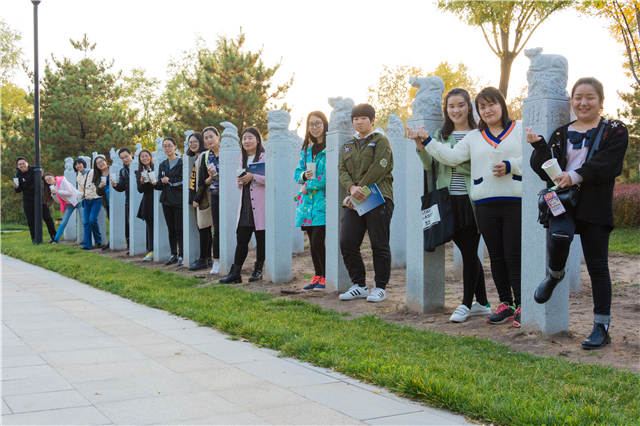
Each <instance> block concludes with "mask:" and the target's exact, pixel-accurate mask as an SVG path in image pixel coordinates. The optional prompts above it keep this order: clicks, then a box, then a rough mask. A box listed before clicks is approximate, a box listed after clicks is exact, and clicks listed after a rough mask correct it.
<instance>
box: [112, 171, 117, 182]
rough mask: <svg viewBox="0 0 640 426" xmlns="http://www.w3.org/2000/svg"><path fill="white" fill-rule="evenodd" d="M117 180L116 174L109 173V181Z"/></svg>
mask: <svg viewBox="0 0 640 426" xmlns="http://www.w3.org/2000/svg"><path fill="white" fill-rule="evenodd" d="M117 180H118V178H117V176H116V174H115V173H111V181H113V182H115V181H117Z"/></svg>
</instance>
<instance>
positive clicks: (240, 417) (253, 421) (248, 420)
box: [157, 412, 271, 425]
mask: <svg viewBox="0 0 640 426" xmlns="http://www.w3.org/2000/svg"><path fill="white" fill-rule="evenodd" d="M157 424H168V425H270V424H271V423H268V422H266V421H264V420H262V419H261V418H260V417H258V416H256V415H254V414H251V413H247V412H244V413H234V414H224V415H222V416H215V417H202V418H199V419H189V420H178V421H176V422H162V423H157Z"/></svg>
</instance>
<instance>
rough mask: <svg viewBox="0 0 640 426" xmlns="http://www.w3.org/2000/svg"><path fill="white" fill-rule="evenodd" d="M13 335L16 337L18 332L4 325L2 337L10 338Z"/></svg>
mask: <svg viewBox="0 0 640 426" xmlns="http://www.w3.org/2000/svg"><path fill="white" fill-rule="evenodd" d="M11 337H14V338H15V337H18V335H17V334H16V333H14V332H13V331H11V330H10V329H9V327H6V326H3V327H2V338H3V339H8V338H11Z"/></svg>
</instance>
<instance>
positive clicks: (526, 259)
mask: <svg viewBox="0 0 640 426" xmlns="http://www.w3.org/2000/svg"><path fill="white" fill-rule="evenodd" d="M541 52H542V48H535V49H528V50H525V55H526V56H527V57H528V58H529V59H530V60H531V65H530V66H529V71H527V80H528V83H529V93H528V96H527V98H525V99H524V100H523V102H522V116H523V118H524V124H525V126H526V127H533V131H534V132H536V133H538V134H540V135H542V136H544V137H545V139H546V140H549V137H550V136H551V134H552V132H553V131H554V130H555V129H557V128H558V127H560V126H562V125H564V124H566V123H568V122H569V119H570V107H569V98H568V96H567V94H566V86H567V75H568V64H567V60H566V58H564V57H562V56H559V55H543V54H541ZM532 153H533V148H531V145H530V144H529V143H527V141H526V134H525V135H523V141H522V164H523V169H524V172H523V176H522V324H523V325H524V326H525V327H526V328H528V329H535V330H540V331H542V332H544V333H545V334H554V333H558V332H560V331H567V330H569V282H570V281H571V277H570V276H567V277H566V278H565V279H564V282H562V283H561V284H560V285H559V286H558V287H556V289H555V291H554V292H553V296H552V297H551V299H550V300H549V301H548V302H547V303H545V304H543V305H539V304H538V303H536V302H535V301H534V300H533V294H534V292H535V290H536V288H537V287H538V285H539V284H540V282H541V281H542V279H543V278H544V277H545V275H546V269H547V250H546V244H547V231H546V229H545V228H543V227H542V225H540V224H539V223H538V221H537V219H538V192H540V190H541V189H544V188H545V187H546V184H545V183H544V182H542V181H541V180H540V178H539V177H538V175H537V174H535V173H534V171H533V170H532V169H531V167H530V166H529V162H530V161H529V160H530V158H531V154H532Z"/></svg>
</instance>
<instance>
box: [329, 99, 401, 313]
mask: <svg viewBox="0 0 640 426" xmlns="http://www.w3.org/2000/svg"><path fill="white" fill-rule="evenodd" d="M375 114H376V112H375V110H374V109H373V107H372V106H371V105H369V104H360V105H356V106H355V107H354V108H353V110H352V111H351V121H352V123H353V128H354V129H355V131H356V132H357V135H356V136H355V137H354V138H353V139H352V140H350V141H348V142H347V143H345V144H344V145H343V146H342V152H341V155H340V163H339V170H340V183H341V184H342V186H344V188H345V189H346V190H347V192H348V193H349V195H350V196H351V197H352V198H354V199H356V200H364V199H365V198H366V196H365V194H364V192H362V187H363V186H369V185H373V184H374V183H375V184H377V185H378V188H379V189H380V192H381V193H382V196H383V197H384V199H385V202H384V203H383V204H381V205H380V206H378V207H376V208H375V209H373V210H371V211H369V212H368V213H365V214H364V215H362V216H360V215H358V213H357V212H356V211H355V210H354V206H353V203H352V202H351V199H350V198H349V197H347V199H346V200H345V203H346V205H347V207H346V208H345V209H346V211H345V214H344V217H343V218H342V230H341V232H340V250H341V251H342V257H343V259H344V264H345V266H346V267H347V270H348V271H349V277H350V278H351V282H352V283H353V285H352V287H351V288H350V289H349V290H347V292H345V293H343V294H341V295H340V299H341V300H352V299H359V298H365V297H366V298H367V301H369V302H382V301H383V300H385V299H386V298H387V291H386V287H387V283H388V282H389V275H390V274H391V250H390V248H389V226H390V224H391V216H392V215H393V176H392V175H391V171H392V170H393V153H392V152H391V144H390V143H389V139H387V137H386V136H385V135H384V134H382V133H380V132H379V131H376V130H374V124H375ZM367 231H369V240H370V241H371V249H372V250H373V268H374V271H375V287H374V288H373V289H372V290H371V292H369V290H368V289H367V286H366V283H365V278H366V270H365V267H364V262H363V261H362V255H361V254H360V245H361V244H362V240H363V239H364V234H365V233H366V232H367Z"/></svg>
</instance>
